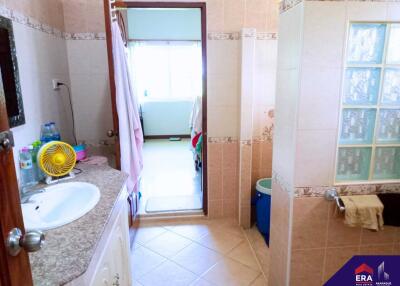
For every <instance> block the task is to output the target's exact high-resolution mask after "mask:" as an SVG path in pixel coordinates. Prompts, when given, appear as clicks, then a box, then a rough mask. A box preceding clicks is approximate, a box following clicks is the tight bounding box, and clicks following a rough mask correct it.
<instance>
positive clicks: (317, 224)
mask: <svg viewBox="0 0 400 286" xmlns="http://www.w3.org/2000/svg"><path fill="white" fill-rule="evenodd" d="M343 220H344V218H343V214H340V213H338V211H337V209H336V206H335V205H334V204H333V203H331V202H328V201H326V200H325V199H324V198H321V197H314V198H296V199H294V201H293V228H292V250H291V271H290V273H291V275H290V285H316V286H317V285H322V284H323V282H326V281H327V280H328V279H329V278H330V277H331V276H332V275H333V274H334V273H336V271H338V270H339V269H340V267H341V266H342V265H343V264H344V263H345V262H347V261H348V260H349V259H350V258H351V257H352V256H353V255H399V254H400V229H399V228H398V227H391V226H385V228H384V230H383V231H379V232H374V231H370V230H366V229H361V228H351V227H348V226H346V225H344V223H343Z"/></svg>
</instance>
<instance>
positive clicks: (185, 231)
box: [168, 224, 210, 239]
mask: <svg viewBox="0 0 400 286" xmlns="http://www.w3.org/2000/svg"><path fill="white" fill-rule="evenodd" d="M168 229H169V230H171V231H173V232H175V233H177V234H179V235H182V236H184V237H186V238H189V239H198V238H201V237H203V236H204V235H206V234H208V233H209V232H210V230H209V226H208V225H205V224H203V225H202V224H194V225H177V226H172V227H169V228H168Z"/></svg>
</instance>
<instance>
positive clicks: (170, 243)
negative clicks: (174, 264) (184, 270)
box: [145, 231, 192, 258]
mask: <svg viewBox="0 0 400 286" xmlns="http://www.w3.org/2000/svg"><path fill="white" fill-rule="evenodd" d="M191 243H192V241H191V240H189V239H187V238H184V237H183V236H180V235H178V234H175V233H173V232H170V231H167V232H165V233H163V234H161V235H159V236H157V237H156V238H154V239H152V240H150V241H149V242H147V243H146V244H145V246H146V247H147V248H149V249H150V250H152V251H154V252H156V253H158V254H160V255H162V256H164V257H168V258H171V257H173V256H174V255H176V254H177V253H178V252H179V251H181V250H182V249H184V248H185V247H186V246H188V245H189V244H191Z"/></svg>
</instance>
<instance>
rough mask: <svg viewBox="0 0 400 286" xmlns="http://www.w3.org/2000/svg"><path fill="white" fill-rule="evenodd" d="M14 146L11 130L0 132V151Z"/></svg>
mask: <svg viewBox="0 0 400 286" xmlns="http://www.w3.org/2000/svg"><path fill="white" fill-rule="evenodd" d="M12 147H14V138H13V134H12V132H11V131H4V132H1V133H0V151H3V150H9V149H11V148H12Z"/></svg>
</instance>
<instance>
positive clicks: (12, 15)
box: [0, 4, 277, 41]
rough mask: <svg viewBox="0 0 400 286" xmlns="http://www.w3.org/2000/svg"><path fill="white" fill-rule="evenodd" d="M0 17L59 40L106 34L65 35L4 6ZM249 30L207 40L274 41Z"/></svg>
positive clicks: (273, 37) (98, 37) (210, 36)
mask: <svg viewBox="0 0 400 286" xmlns="http://www.w3.org/2000/svg"><path fill="white" fill-rule="evenodd" d="M0 16H3V17H6V18H8V19H11V20H12V21H14V22H16V23H19V24H22V25H25V26H28V27H30V28H33V29H35V30H38V31H41V32H43V33H46V34H49V35H53V36H55V37H57V38H60V39H65V40H105V39H106V34H105V33H104V32H97V33H67V32H63V31H60V30H59V29H57V28H54V27H51V26H49V25H47V24H45V23H40V22H39V21H38V20H37V19H35V18H32V17H28V16H25V15H24V14H22V13H20V12H18V11H14V10H12V9H9V8H7V7H6V6H4V4H0ZM246 30H249V31H250V32H249V33H242V32H229V33H225V32H209V33H208V34H207V38H208V40H217V41H218V40H240V39H242V38H243V37H255V38H256V39H257V40H276V39H277V33H269V32H255V30H254V29H246Z"/></svg>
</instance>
